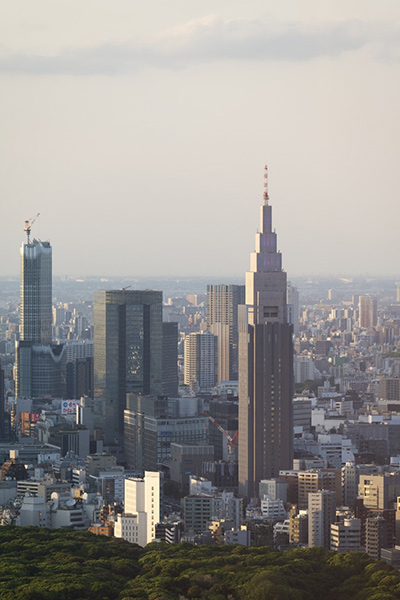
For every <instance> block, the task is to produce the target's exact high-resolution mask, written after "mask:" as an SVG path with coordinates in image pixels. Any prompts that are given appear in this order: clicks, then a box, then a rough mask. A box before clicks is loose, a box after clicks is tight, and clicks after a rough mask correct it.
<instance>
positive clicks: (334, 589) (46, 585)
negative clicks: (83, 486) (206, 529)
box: [0, 527, 400, 600]
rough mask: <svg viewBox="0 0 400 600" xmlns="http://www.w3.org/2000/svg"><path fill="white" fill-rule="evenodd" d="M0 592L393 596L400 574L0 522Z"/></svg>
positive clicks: (46, 598) (104, 598)
mask: <svg viewBox="0 0 400 600" xmlns="http://www.w3.org/2000/svg"><path fill="white" fill-rule="evenodd" d="M0 567H1V568H0V600H11V599H13V600H14V599H15V600H53V599H57V600H72V599H74V600H75V599H88V600H131V599H141V600H197V599H199V600H205V599H207V600H320V599H321V598H324V600H394V599H396V598H399V599H400V574H399V573H398V572H397V571H395V570H394V569H392V568H391V567H389V566H388V565H386V564H384V563H382V562H376V561H373V560H372V559H370V558H369V557H368V556H367V555H366V554H363V553H354V554H337V555H335V554H333V553H331V552H328V551H327V550H325V549H323V548H306V549H292V550H289V551H287V552H278V551H276V550H274V549H273V548H270V547H267V546H258V547H252V548H245V547H243V546H192V545H190V544H178V545H176V546H169V545H166V544H164V543H161V544H156V543H154V544H149V545H148V546H147V547H146V548H145V549H142V548H140V547H138V546H136V545H134V544H129V543H127V542H123V541H121V540H116V539H110V538H104V537H97V536H94V535H92V534H90V533H81V532H77V531H63V530H48V529H39V528H35V527H28V528H17V527H14V528H13V527H1V528H0Z"/></svg>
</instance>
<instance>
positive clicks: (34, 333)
mask: <svg viewBox="0 0 400 600" xmlns="http://www.w3.org/2000/svg"><path fill="white" fill-rule="evenodd" d="M29 234H30V229H29V232H28V240H27V243H26V244H22V246H21V283H20V289H21V303H20V340H19V341H18V342H17V343H16V349H15V354H16V357H15V361H16V381H15V388H16V396H17V397H25V398H28V397H29V398H39V397H42V396H46V397H55V398H63V397H65V354H64V347H63V346H62V345H56V344H52V335H51V327H52V249H51V245H50V242H49V241H45V242H43V241H41V240H37V239H33V240H32V241H31V240H30V237H29Z"/></svg>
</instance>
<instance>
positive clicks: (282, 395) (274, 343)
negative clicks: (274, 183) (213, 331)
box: [239, 171, 294, 498]
mask: <svg viewBox="0 0 400 600" xmlns="http://www.w3.org/2000/svg"><path fill="white" fill-rule="evenodd" d="M265 177H266V178H267V171H266V172H265ZM260 216H261V228H260V231H259V232H257V233H256V246H255V251H254V252H253V253H252V254H251V260H250V262H251V264H250V271H248V272H247V273H246V306H243V307H241V310H240V312H239V440H240V441H239V493H240V494H242V495H243V496H245V497H246V498H251V497H254V496H256V495H257V493H258V485H259V482H260V481H261V479H269V478H271V477H278V475H279V471H280V470H281V469H290V468H291V467H292V461H293V408H292V399H293V393H294V389H293V387H294V382H293V339H292V338H293V327H292V325H290V324H289V323H288V320H287V317H288V315H287V302H286V293H287V290H286V287H287V283H286V273H285V272H284V271H283V269H282V256H281V254H280V252H278V250H277V236H276V233H275V231H274V230H273V229H272V207H271V206H270V204H269V198H268V193H267V192H265V194H264V204H263V205H262V206H261V215H260Z"/></svg>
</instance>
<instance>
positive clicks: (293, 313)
mask: <svg viewBox="0 0 400 600" xmlns="http://www.w3.org/2000/svg"><path fill="white" fill-rule="evenodd" d="M286 302H287V308H288V323H290V324H291V325H293V333H294V335H295V336H296V337H298V335H299V312H300V306H299V304H300V301H299V292H298V290H297V288H296V287H294V285H293V284H292V283H291V282H290V281H288V282H287V288H286Z"/></svg>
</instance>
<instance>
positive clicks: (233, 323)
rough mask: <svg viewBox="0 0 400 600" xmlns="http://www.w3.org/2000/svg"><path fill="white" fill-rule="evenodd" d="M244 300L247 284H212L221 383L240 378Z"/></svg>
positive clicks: (210, 306)
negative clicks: (240, 325) (240, 326)
mask: <svg viewBox="0 0 400 600" xmlns="http://www.w3.org/2000/svg"><path fill="white" fill-rule="evenodd" d="M241 304H244V285H224V284H221V285H208V286H207V313H206V321H207V328H208V330H209V331H210V332H211V333H213V334H214V335H215V336H217V339H218V351H217V354H218V383H220V382H221V381H235V380H237V379H238V376H239V370H238V341H239V335H238V307H239V305H241Z"/></svg>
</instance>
